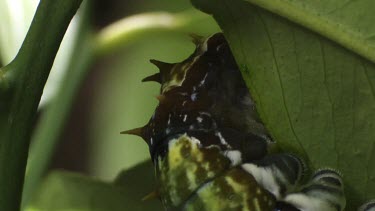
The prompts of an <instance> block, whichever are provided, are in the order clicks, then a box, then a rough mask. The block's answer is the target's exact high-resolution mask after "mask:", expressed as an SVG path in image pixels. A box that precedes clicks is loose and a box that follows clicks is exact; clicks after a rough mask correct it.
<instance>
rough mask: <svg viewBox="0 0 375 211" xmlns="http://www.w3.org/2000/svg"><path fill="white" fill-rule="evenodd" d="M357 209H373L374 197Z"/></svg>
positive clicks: (364, 210)
mask: <svg viewBox="0 0 375 211" xmlns="http://www.w3.org/2000/svg"><path fill="white" fill-rule="evenodd" d="M358 211H375V199H373V200H371V201H369V202H367V203H365V204H364V205H362V206H361V207H360V208H359V209H358Z"/></svg>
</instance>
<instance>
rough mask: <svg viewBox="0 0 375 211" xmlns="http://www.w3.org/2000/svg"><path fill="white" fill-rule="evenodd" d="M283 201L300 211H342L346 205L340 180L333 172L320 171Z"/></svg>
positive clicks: (328, 170)
mask: <svg viewBox="0 0 375 211" xmlns="http://www.w3.org/2000/svg"><path fill="white" fill-rule="evenodd" d="M283 201H285V202H286V203H289V204H291V205H293V206H295V207H296V208H297V209H299V210H301V211H318V210H324V211H342V210H344V208H345V204H346V200H345V195H344V185H343V182H342V178H341V176H340V175H339V174H338V173H337V172H336V171H334V170H330V169H324V170H320V171H318V172H316V173H315V174H314V176H313V178H312V179H311V181H310V182H309V183H308V184H307V185H306V186H304V187H303V188H302V189H301V190H300V191H299V192H296V193H291V194H288V195H287V196H286V197H285V198H284V199H283Z"/></svg>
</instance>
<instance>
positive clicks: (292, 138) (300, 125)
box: [192, 0, 375, 210]
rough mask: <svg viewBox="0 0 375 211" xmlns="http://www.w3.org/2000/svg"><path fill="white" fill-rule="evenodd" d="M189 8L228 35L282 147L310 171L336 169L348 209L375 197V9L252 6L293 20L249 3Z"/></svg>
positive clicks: (202, 0)
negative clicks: (208, 16)
mask: <svg viewBox="0 0 375 211" xmlns="http://www.w3.org/2000/svg"><path fill="white" fill-rule="evenodd" d="M192 1H193V3H194V4H195V6H196V7H198V8H200V9H202V10H203V11H205V12H207V13H210V14H213V16H214V18H215V19H216V21H217V22H218V23H219V25H220V26H221V28H222V29H223V31H224V33H225V36H226V37H227V39H228V40H229V43H230V45H231V48H232V50H233V53H234V56H235V58H236V60H237V62H238V64H239V65H240V67H241V70H242V72H243V75H244V78H245V80H246V83H247V85H248V87H249V89H250V91H251V93H252V95H253V97H254V99H255V101H256V104H257V109H258V111H259V113H260V116H261V118H262V120H263V121H264V123H265V124H266V127H267V128H268V129H269V131H270V133H271V135H272V136H273V137H274V139H275V140H276V141H277V142H278V143H280V145H281V147H282V148H283V149H284V150H287V151H292V152H295V153H298V154H301V155H303V156H305V157H306V158H307V159H308V161H309V164H310V167H311V168H312V169H313V170H315V169H318V168H323V167H332V168H336V169H339V170H340V171H341V172H342V173H343V175H344V179H345V185H346V194H347V199H348V205H347V210H355V208H354V207H356V206H358V205H359V204H360V203H362V202H364V201H365V200H367V199H370V198H375V165H374V163H375V149H374V145H375V65H374V64H373V63H372V62H371V61H370V60H367V59H365V58H370V59H373V58H374V56H373V54H374V52H375V51H374V48H373V46H374V42H373V40H372V39H371V37H372V36H373V34H374V33H373V32H374V31H375V24H373V23H375V21H373V20H374V18H375V14H374V13H372V14H371V13H369V11H372V10H370V8H374V4H375V3H374V2H373V1H370V0H367V1H345V2H346V4H345V5H343V3H341V2H342V1H333V0H330V1H309V3H305V2H306V1H291V0H290V1H287V0H275V1H271V0H269V1H260V0H259V1H255V0H254V1H252V2H254V3H259V4H261V6H263V7H265V8H266V7H267V6H271V7H270V8H267V9H270V10H271V11H274V12H277V13H278V14H281V15H285V16H286V17H287V18H288V19H289V20H288V19H286V18H284V17H281V16H279V15H278V14H274V13H271V12H269V11H266V10H264V9H261V8H260V7H257V6H254V5H253V4H251V3H249V1H242V0H192ZM301 2H304V4H302V3H301ZM351 3H352V4H351ZM348 8H352V9H354V8H355V10H354V12H353V10H349V9H348ZM335 9H336V10H335ZM310 10H311V11H310ZM361 12H364V14H363V16H362V15H361ZM299 18H302V19H303V20H302V19H299ZM290 20H292V21H290ZM296 23H298V24H296ZM299 24H302V25H299ZM318 33H319V34H318ZM343 33H344V34H343ZM342 36H344V37H345V39H343V38H342ZM328 38H329V39H328ZM337 43H340V44H341V45H339V44H337ZM342 46H345V47H347V48H344V47H342ZM353 49H354V50H356V52H354V51H353ZM366 49H367V50H366ZM357 53H358V54H360V55H361V56H360V55H358V54H357ZM373 61H374V60H373Z"/></svg>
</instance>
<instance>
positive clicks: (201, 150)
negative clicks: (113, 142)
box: [158, 134, 275, 211]
mask: <svg viewBox="0 0 375 211" xmlns="http://www.w3.org/2000/svg"><path fill="white" fill-rule="evenodd" d="M158 171H159V173H158V175H160V176H159V182H160V184H159V185H160V190H159V191H160V195H161V196H162V201H163V204H164V205H165V206H166V207H167V208H170V209H173V208H182V207H181V206H184V204H185V203H186V205H185V206H186V207H185V209H186V210H249V211H260V210H271V208H273V207H274V206H275V198H274V196H273V195H272V194H271V193H269V192H268V191H266V190H265V189H263V188H262V187H261V186H259V185H258V184H257V182H256V181H255V179H254V177H253V176H251V175H250V174H249V173H247V172H246V171H244V170H243V169H240V168H233V167H232V166H231V165H230V160H229V159H228V158H227V157H225V156H224V155H223V154H222V152H221V151H220V149H219V148H218V147H216V146H214V147H201V146H200V142H199V140H197V139H195V138H194V137H189V136H187V135H186V134H185V135H182V136H179V137H178V138H176V139H173V140H171V141H170V142H169V152H168V155H167V156H166V157H165V158H164V159H163V160H161V159H159V162H158ZM224 172H225V173H224ZM241 207H242V208H241Z"/></svg>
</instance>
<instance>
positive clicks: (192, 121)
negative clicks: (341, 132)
mask: <svg viewBox="0 0 375 211" xmlns="http://www.w3.org/2000/svg"><path fill="white" fill-rule="evenodd" d="M192 37H193V42H194V43H195V44H196V49H195V51H194V53H193V54H192V55H191V56H190V57H189V58H187V59H186V60H184V61H182V62H180V63H174V64H170V63H164V62H160V61H156V60H151V62H152V63H153V64H155V65H156V66H157V67H158V68H159V70H160V72H159V73H157V74H154V75H152V76H149V77H146V78H145V79H143V81H156V82H158V83H160V84H161V90H160V95H159V96H158V97H157V99H158V100H159V104H158V106H157V108H156V110H155V112H154V114H153V115H152V117H151V119H150V120H149V122H148V123H147V124H146V125H145V126H144V127H141V128H136V129H133V130H128V131H124V132H122V133H124V134H133V135H138V136H141V137H142V138H143V139H144V140H145V141H146V143H147V144H148V146H149V150H150V154H151V159H152V161H153V163H154V166H155V172H156V177H157V180H158V190H157V193H158V196H159V197H160V199H161V201H162V203H163V205H164V207H165V209H166V210H246V211H268V210H270V211H273V210H275V211H276V210H278V211H287V210H288V211H297V210H303V211H313V210H317V211H318V210H319V211H342V210H343V209H344V207H345V202H346V201H345V196H344V192H343V182H342V179H341V176H340V175H339V174H338V173H336V172H335V171H333V170H329V169H324V170H320V171H318V172H316V173H315V174H314V175H313V177H312V178H311V179H310V180H309V182H308V183H307V184H301V178H302V175H303V172H304V165H303V162H302V161H301V160H300V159H299V158H298V157H296V156H294V155H291V154H286V153H285V154H271V153H269V152H268V151H267V149H268V146H269V145H270V143H271V141H270V138H269V136H268V134H267V132H266V130H265V128H264V126H263V124H262V123H261V121H260V120H259V118H258V116H257V114H256V111H255V108H254V106H255V105H254V102H253V100H252V99H251V97H250V93H249V92H248V89H247V87H246V85H245V82H244V81H243V79H242V76H241V73H240V71H239V68H238V66H237V64H236V62H235V60H234V58H233V56H232V53H231V51H230V48H229V45H228V43H227V41H226V40H225V38H224V36H223V34H222V33H217V34H214V35H212V36H211V37H209V38H207V39H204V38H202V37H199V36H196V35H194V36H192Z"/></svg>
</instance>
